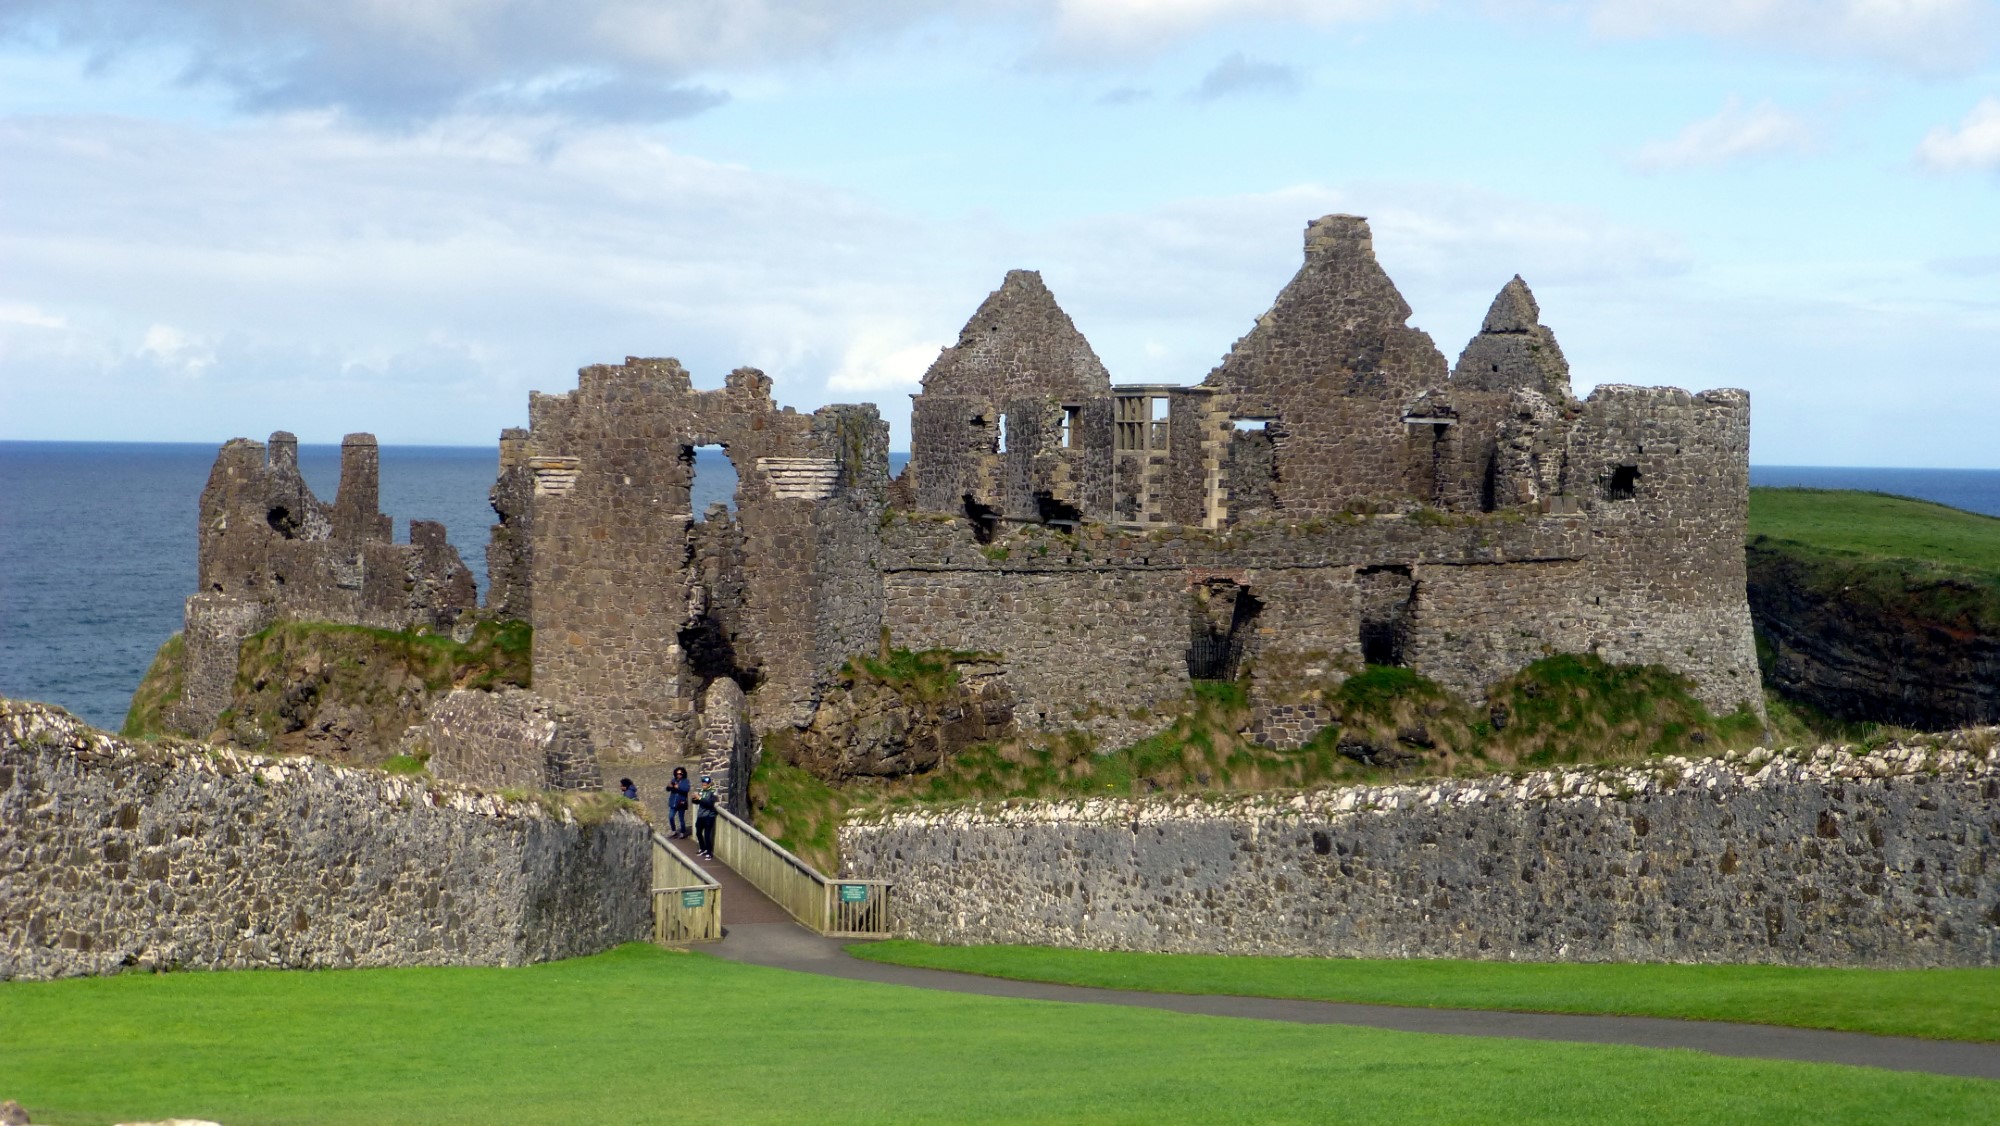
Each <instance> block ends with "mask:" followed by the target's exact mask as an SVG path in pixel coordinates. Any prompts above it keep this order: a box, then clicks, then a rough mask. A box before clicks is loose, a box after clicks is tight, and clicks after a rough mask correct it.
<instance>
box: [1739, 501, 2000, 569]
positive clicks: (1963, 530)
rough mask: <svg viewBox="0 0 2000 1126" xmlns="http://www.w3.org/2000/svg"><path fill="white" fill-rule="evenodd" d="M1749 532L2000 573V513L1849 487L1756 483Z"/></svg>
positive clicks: (1847, 551)
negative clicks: (1981, 512) (1761, 485)
mask: <svg viewBox="0 0 2000 1126" xmlns="http://www.w3.org/2000/svg"><path fill="white" fill-rule="evenodd" d="M1750 535H1751V537H1752V538H1753V539H1754V538H1755V537H1757V536H1769V537H1770V538H1772V539H1776V540H1790V541H1792V542H1794V543H1802V544H1805V545H1807V546H1809V547H1813V548H1817V549H1819V550H1821V551H1829V552H1835V553H1839V554H1848V555H1858V556H1865V557H1869V558H1877V559H1916V560H1922V561H1924V562H1928V563H1935V564H1938V565H1941V566H1945V567H1953V568H1967V569H1971V570H1977V571H2000V519H1995V518H1993V517H1991V516H1981V515H1979V514H1977V513H1973V512H1965V511H1962V510H1960V509H1956V508H1947V507H1945V506H1944V505H1941V504H1932V503H1931V502H1929V501H1924V500H1912V499H1910V498H1909V497H1896V496H1888V495H1886V494H1883V493H1862V492H1853V491H1849V490H1844V489H1751V490H1750Z"/></svg>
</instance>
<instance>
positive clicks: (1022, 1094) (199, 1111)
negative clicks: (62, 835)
mask: <svg viewBox="0 0 2000 1126" xmlns="http://www.w3.org/2000/svg"><path fill="white" fill-rule="evenodd" d="M0 1097H11V1098H16V1099H19V1100H20V1101H21V1102H22V1103H23V1104H25V1105H26V1106H27V1107H28V1109H29V1110H30V1112H31V1113H32V1114H33V1116H34V1120H35V1121H36V1122H38V1123H41V1122H52V1123H57V1124H59V1126H77V1124H88V1123H104V1122H111V1121H114V1120H116V1119H118V1118H120V1117H123V1118H125V1119H128V1120H129V1119H131V1118H164V1117H166V1116H169V1115H199V1116H203V1117H207V1118H211V1119H214V1120H216V1121H220V1122H223V1123H226V1124H228V1126H253V1124H258V1123H308V1122H310V1123H349V1122H352V1123H371V1124H373V1123H396V1122H412V1123H415V1122H422V1123H472V1122H478V1123H487V1122H508V1123H536V1122H551V1123H553V1122H562V1123H596V1122H675V1123H683V1122H712V1121H731V1122H980V1121H987V1122H998V1121H1062V1122H1159V1121H1166V1120H1200V1121H1204V1122H1210V1121H1221V1122H1231V1121H1258V1122H1324V1121H1329V1120H1333V1119H1335V1118H1339V1119H1343V1120H1356V1121H1367V1122H1493V1121H1506V1120H1523V1119H1532V1120H1536V1121H1542V1122H1613V1123H1615V1122H1633V1123H1647V1124H1654V1123H1671V1122H1714V1121H1723V1120H1726V1121H1759V1122H1807V1121H1810V1122H1813V1123H1839V1122H1855V1123H1881V1122H1892V1121H1893V1122H1924V1121H1929V1122H2000V1084H1995V1083H1984V1082H1979V1081H1976V1080H1961V1079H1950V1078H1943V1077H1934V1076H1921V1075H1908V1074H1900V1073H1891V1072H1881V1071H1871V1070H1866V1069H1859V1068H1843V1067H1834V1066H1822V1065H1811V1064H1791V1063H1775V1062H1762V1061H1748V1060H1729V1059H1720V1058H1713V1057H1708V1056H1703V1055H1699V1054H1695V1053H1688V1052H1665V1051H1654V1050H1648V1049H1642V1048H1621V1047H1604V1046H1592V1045H1565V1044H1544V1043H1536V1042H1526V1041H1506V1040H1480V1039H1471V1038H1459V1037H1440V1036H1418V1035H1411V1034H1406V1033H1394V1032H1380V1031H1373V1030H1366V1029H1355V1028H1342V1027H1337V1026H1317V1027H1316V1026H1300V1025H1287V1024H1278V1023H1269V1022H1261V1021H1245V1020H1230V1019H1225V1018H1216V1017H1198V1016H1188V1015H1183V1014H1178V1013H1166V1012H1157V1011H1151V1010H1143V1009H1126V1008H1120V1007H1113V1006H1094V1005H1085V1006H1064V1005H1054V1004H1049V1003H1042V1002H1030V1001H1010V1000H1001V999H994V998H982V997H968V996H961V995H954V994H946V993H932V992H926V991H922V990H915V989H905V988H899V987H894V986H882V985H871V984H866V983H858V982H843V981H838V980H834V979H830V978H819V977H810V976H805V975H799V974H791V973H786V972H784V971H779V970H767V969H759V968H756V967H748V966H739V965H735V964H732V963H728V962H723V961H720V960H717V959H714V958H710V957H706V956H704V955H699V954H676V953H670V952H666V951H661V950H656V949H653V948H651V947H643V946H630V947H625V948H622V949H619V950H616V951H613V952H611V953H609V954H604V955H600V956H597V957H594V958H584V959H577V960H575V961H569V962H558V963H552V964H549V965H543V966H534V967H528V968H524V969H511V970H499V969H398V970H349V971H329V972H312V973H308V972H248V973H214V974H208V973H187V974H168V975H137V974H135V975H127V976H124V977H116V978H102V979H81V980H73V981H62V982H13V983H5V984H0Z"/></svg>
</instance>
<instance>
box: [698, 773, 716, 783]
mask: <svg viewBox="0 0 2000 1126" xmlns="http://www.w3.org/2000/svg"><path fill="white" fill-rule="evenodd" d="M701 780H702V781H704V782H713V781H715V779H713V778H710V777H709V776H708V775H706V774H704V775H702V776H701Z"/></svg>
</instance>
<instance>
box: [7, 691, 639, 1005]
mask: <svg viewBox="0 0 2000 1126" xmlns="http://www.w3.org/2000/svg"><path fill="white" fill-rule="evenodd" d="M651 879H652V855H651V831H650V829H649V828H648V827H647V825H646V824H645V823H644V822H643V821H640V820H639V819H638V818H636V817H633V816H631V815H630V814H625V813H619V814H614V815H613V816H611V817H610V818H609V819H608V820H606V821H605V822H603V823H602V824H597V825H583V824H579V823H577V822H576V821H575V820H574V819H572V818H569V817H568V816H566V815H565V816H558V815H556V814H552V813H550V812H549V811H548V810H546V809H544V808H543V807H542V806H540V805H538V804H536V803H533V802H508V801H503V800H501V799H499V798H495V797H488V796H482V795H479V794H477V793H473V792H470V791H466V790H462V789H460V788H458V787H456V786H450V785H441V784H440V783H438V782H435V781H432V780H430V779H413V778H393V777H388V776H385V775H382V774H379V773H376V772H374V771H358V770H349V769H345V768H342V767H337V766H330V765H327V764H324V763H319V762H315V761H313V760H311V759H306V758H284V759H279V758H265V757H260V756H256V755H246V754H240V753H237V752H234V751H227V750H212V749H210V748H207V747H201V746H180V747H174V748H166V747H144V746H136V745H133V744H130V743H126V742H124V741H122V740H120V739H117V738H114V737H112V736H109V735H106V734H104V733H103V732H100V731H96V730H93V729H92V728H89V727H87V726H85V725H84V724H83V723H81V722H80V721H78V720H76V719H75V718H73V717H71V716H70V715H69V714H68V713H66V712H62V711H60V710H57V709H54V708H48V707H44V706H42V705H36V704H24V703H17V702H13V701H5V700H0V979H8V978H52V977H68V976H73V975H79V974H102V973H115V972H118V971H119V970H121V969H125V968H128V967H133V968H140V969H175V968H185V969H248V968H257V967H268V968H278V967H289V968H307V967H334V966H395V965H520V964H523V963H526V962H539V961H547V960H550V959H556V958H570V957H576V956H578V955H583V954H591V953H595V952H597V951H600V950H604V949H607V948H609V947H611V946H614V945H616V944H618V943H621V942H632V941H639V940H643V939H645V938H646V937H647V935H648V934H649V932H650V930H651V921H652V916H651V908H650V895H649V888H650V885H651Z"/></svg>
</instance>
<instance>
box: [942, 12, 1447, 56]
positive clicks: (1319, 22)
mask: <svg viewBox="0 0 2000 1126" xmlns="http://www.w3.org/2000/svg"><path fill="white" fill-rule="evenodd" d="M1436 6H1437V5H1436V0H1054V3H1053V7H1054V28H1053V31H1054V35H1055V37H1056V38H1057V39H1058V40H1059V41H1062V42H1065V43H1068V44H1071V45H1073V46H1080V47H1088V48H1090V49H1092V50H1101V49H1103V48H1104V47H1107V46H1109V47H1114V48H1126V49H1130V48H1156V47H1160V46H1164V45H1166V44H1168V43H1171V42H1174V41H1177V40H1182V39H1186V38H1188V37H1190V36H1193V35H1196V34H1198V33H1200V32H1202V31H1205V30H1207V29H1208V28H1210V27H1213V26H1215V25H1217V24H1221V23H1226V22H1236V21H1242V20H1264V21H1270V22H1284V23H1302V24H1307V25H1311V26H1319V27H1332V26H1336V25H1340V24H1348V23H1362V22H1367V21H1374V20H1382V19H1387V18H1389V17H1392V16H1396V15H1401V14H1403V13H1406V12H1419V11H1424V10H1427V9H1430V8H1433V7H1436ZM967 7H968V8H970V9H972V10H976V9H977V6H976V5H968V6H967Z"/></svg>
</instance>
